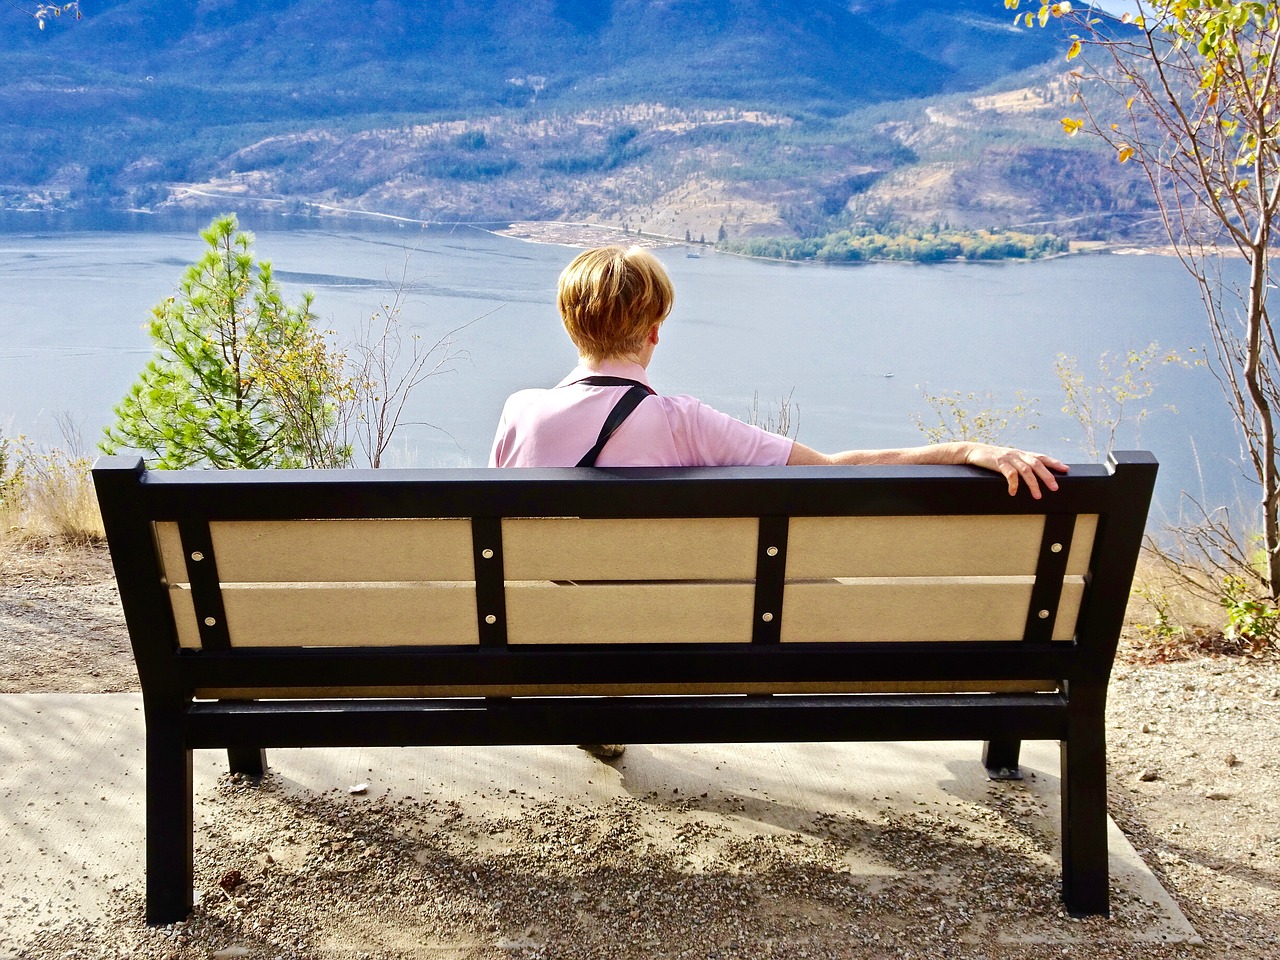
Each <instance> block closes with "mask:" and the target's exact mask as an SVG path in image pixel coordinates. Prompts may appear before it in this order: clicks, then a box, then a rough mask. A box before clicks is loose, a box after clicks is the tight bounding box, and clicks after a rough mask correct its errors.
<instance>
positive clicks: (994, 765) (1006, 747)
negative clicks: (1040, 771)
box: [982, 740, 1022, 780]
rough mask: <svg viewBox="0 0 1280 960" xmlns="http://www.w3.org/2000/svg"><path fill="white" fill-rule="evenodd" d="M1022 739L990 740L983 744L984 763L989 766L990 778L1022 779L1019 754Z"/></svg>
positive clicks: (988, 773) (988, 776) (988, 774)
mask: <svg viewBox="0 0 1280 960" xmlns="http://www.w3.org/2000/svg"><path fill="white" fill-rule="evenodd" d="M1021 751H1022V741H1021V740H988V741H987V742H986V743H984V744H983V745H982V765H983V766H984V767H986V768H987V779H989V780H1021V779H1022V771H1021V770H1020V769H1018V754H1019V753H1021Z"/></svg>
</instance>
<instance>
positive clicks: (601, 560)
mask: <svg viewBox="0 0 1280 960" xmlns="http://www.w3.org/2000/svg"><path fill="white" fill-rule="evenodd" d="M758 529H759V524H758V522H757V521H756V520H755V518H753V517H749V518H717V519H645V520H581V519H578V518H576V517H558V518H553V519H514V520H511V519H508V520H503V521H502V549H503V565H504V567H505V570H506V575H507V579H508V580H749V579H751V578H752V577H754V576H755V575H756V538H757V536H758Z"/></svg>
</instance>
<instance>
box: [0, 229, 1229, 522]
mask: <svg viewBox="0 0 1280 960" xmlns="http://www.w3.org/2000/svg"><path fill="white" fill-rule="evenodd" d="M206 222H207V221H206V220H201V221H198V222H196V221H190V222H187V223H183V224H180V225H176V226H175V225H166V224H162V223H156V222H154V221H144V224H145V225H146V228H145V229H137V228H136V225H133V226H135V228H131V229H120V228H119V227H118V226H117V228H116V229H109V230H81V229H68V228H66V227H65V226H63V225H59V226H58V228H56V229H54V228H46V226H45V225H43V222H42V225H41V226H37V227H32V226H30V222H29V221H23V220H21V218H15V217H12V216H11V217H8V218H5V219H4V220H3V221H0V291H2V293H0V429H2V430H3V432H4V433H6V434H13V433H26V434H28V435H30V436H33V437H35V438H37V439H38V440H41V441H42V442H48V443H57V442H59V441H60V437H59V433H60V431H59V428H58V425H57V422H56V421H57V420H58V419H69V420H70V421H71V422H72V423H74V424H76V425H77V427H78V428H79V429H80V431H81V433H82V434H83V436H84V437H85V438H86V440H87V441H88V443H90V444H92V443H93V442H96V439H97V437H98V436H99V434H100V431H101V428H102V426H103V425H104V424H105V423H106V422H108V420H109V419H110V417H111V407H112V405H113V404H114V403H116V402H117V401H118V400H119V399H120V397H121V396H122V395H123V394H124V392H125V391H126V390H127V388H128V387H129V385H130V384H131V383H132V382H133V380H134V379H135V378H136V376H137V374H138V371H139V370H140V369H141V367H142V365H143V364H144V362H145V361H146V359H147V357H148V356H149V354H150V344H149V341H148V338H147V336H146V333H145V331H144V330H143V325H144V323H145V321H146V319H147V317H148V314H149V310H150V308H151V307H152V306H153V305H155V304H156V303H158V302H159V301H161V300H163V299H164V298H165V297H167V296H169V295H170V294H172V293H173V291H174V288H175V285H176V283H177V281H178V279H179V278H180V276H181V274H182V271H183V269H184V268H185V266H186V265H187V264H189V263H190V262H192V261H193V260H195V259H197V258H198V257H199V256H200V255H201V253H202V250H203V243H202V242H201V241H200V239H199V237H198V235H197V230H198V228H199V227H200V226H202V225H203V224H204V223H206ZM242 226H244V227H247V228H250V229H253V230H254V233H255V235H256V237H257V244H256V247H255V252H256V255H257V256H258V257H259V258H260V259H267V260H271V261H272V262H273V264H274V266H275V270H276V277H277V279H278V280H279V281H280V282H281V286H282V287H283V288H284V290H285V292H286V295H287V296H288V298H289V299H291V300H293V299H296V298H297V296H298V294H299V293H300V292H301V291H303V290H310V291H312V292H313V293H314V294H315V297H316V301H315V310H316V312H317V313H318V315H319V316H320V317H321V319H322V321H323V323H324V325H325V326H327V327H330V328H332V329H333V330H335V331H336V332H337V335H338V337H339V339H343V338H349V337H350V336H352V335H353V333H354V331H355V330H356V329H357V328H358V327H359V325H360V324H361V322H362V321H364V320H367V319H368V318H369V316H370V315H371V314H372V313H373V312H374V311H375V310H376V309H377V308H378V306H379V305H380V304H381V303H384V302H388V298H389V297H391V296H392V295H393V292H394V290H395V288H396V286H397V284H398V283H399V281H400V278H401V277H402V276H403V277H405V278H406V280H407V282H406V284H405V290H406V302H405V304H404V310H403V314H402V316H403V319H404V322H405V323H406V324H417V325H419V326H420V327H421V332H422V334H423V335H424V337H425V338H426V340H427V341H428V342H434V341H435V340H436V339H437V338H438V337H439V336H441V335H442V334H443V333H444V332H446V331H448V330H451V329H454V328H458V327H462V329H460V330H458V332H457V333H456V334H455V344H456V347H457V348H458V349H460V350H462V351H465V356H464V357H462V358H460V359H459V360H458V361H457V362H456V363H455V364H454V365H453V370H452V372H450V373H448V374H444V375H441V376H437V377H434V378H432V379H431V380H429V381H428V382H426V383H425V384H423V386H422V387H420V388H419V390H418V391H417V392H415V393H414V395H413V397H412V399H411V403H410V407H409V409H408V410H407V412H406V417H405V419H406V421H407V424H406V425H405V426H404V427H402V428H401V431H400V433H399V434H398V435H397V440H396V443H395V444H394V449H393V451H392V453H391V456H390V458H389V459H390V464H389V465H395V466H465V465H475V466H478V465H483V464H484V463H485V462H486V459H487V456H488V450H489V445H490V443H491V441H492V436H493V429H494V425H495V423H496V421H497V417H498V413H499V411H500V410H501V407H502V402H503V400H504V399H505V397H506V396H507V394H509V393H511V392H512V391H514V390H516V389H519V388H522V387H526V386H539V385H548V386H549V385H552V384H554V383H555V382H557V381H558V380H559V379H560V378H561V377H562V376H563V375H564V373H565V372H567V371H568V370H569V369H570V367H571V366H572V365H573V363H574V359H575V358H574V352H573V350H572V348H571V345H570V344H569V342H568V340H567V338H566V337H565V335H564V333H563V330H562V328H561V327H560V325H559V320H558V317H557V316H556V312H555V305H554V300H555V284H556V278H557V276H558V274H559V272H560V270H561V269H562V268H563V266H564V265H565V264H566V263H567V262H568V261H569V259H570V258H571V257H572V256H573V254H574V253H575V250H574V249H571V248H567V247H561V246H553V245H545V244H532V243H526V242H521V241H518V240H513V239H510V238H507V237H502V236H497V235H494V234H492V233H489V232H486V231H484V230H480V229H477V228H473V227H457V228H453V229H444V228H432V229H430V230H426V231H423V230H421V229H419V228H417V227H415V226H410V225H396V224H377V223H367V224H365V223H359V224H358V223H352V222H346V221H338V222H328V223H315V222H309V223H307V225H306V226H305V228H286V227H285V226H284V225H283V224H282V222H281V221H274V222H268V223H267V224H266V226H265V228H259V229H255V226H256V224H255V222H254V218H252V217H250V218H246V219H245V220H244V222H243V223H242ZM659 256H660V257H661V258H662V259H663V260H664V262H665V263H666V265H667V266H668V268H669V270H670V273H671V276H672V279H673V281H674V282H675V286H676V307H675V310H674V312H673V314H672V316H671V318H670V320H669V321H668V322H667V323H666V324H665V325H664V327H663V333H662V343H661V345H660V346H659V348H658V352H657V355H656V357H655V360H654V362H653V365H652V366H651V368H650V374H651V379H652V380H653V382H654V384H655V386H656V387H657V388H658V389H659V390H660V391H661V392H665V393H691V394H694V395H696V396H698V397H700V398H701V399H703V400H705V401H706V402H708V403H710V404H711V405H712V406H715V407H717V408H719V409H721V410H724V411H725V412H727V413H730V414H733V415H735V416H739V417H744V418H745V417H746V416H747V415H748V411H749V409H750V407H751V405H752V398H753V395H757V396H758V398H759V406H760V409H761V411H762V412H776V410H777V408H778V405H779V401H780V400H781V399H782V398H785V397H788V396H789V397H791V398H792V401H793V404H794V405H795V407H796V408H797V409H798V432H797V436H798V439H800V440H802V441H804V442H805V443H807V444H809V445H810V446H813V447H816V448H818V449H820V450H826V451H835V450H840V449H846V448H849V447H883V446H903V445H911V444H916V443H920V442H923V436H922V434H921V433H920V431H919V430H918V429H917V427H916V426H915V425H914V424H913V421H912V416H913V415H918V416H922V417H924V418H925V419H926V420H929V419H930V413H929V409H928V406H927V404H926V403H925V401H924V399H923V398H924V393H925V392H926V391H927V392H930V393H933V394H941V393H946V392H950V391H956V390H958V391H963V392H966V393H967V392H969V391H974V392H976V393H978V394H980V395H984V394H987V393H990V394H991V395H992V399H991V401H990V405H993V406H997V407H1011V406H1013V404H1014V403H1015V402H1016V392H1017V391H1022V393H1023V394H1024V395H1025V396H1027V397H1028V398H1034V399H1036V400H1037V401H1038V402H1037V403H1036V404H1034V407H1035V409H1036V410H1037V411H1038V412H1039V414H1040V416H1039V417H1038V418H1035V419H1034V422H1035V423H1036V424H1037V428H1036V429H1035V431H1034V432H1031V433H1027V432H1013V433H1011V435H1010V436H1009V440H1010V441H1011V442H1016V443H1019V444H1022V445H1025V446H1030V447H1034V448H1036V449H1043V450H1046V451H1049V452H1052V453H1054V454H1056V455H1058V456H1060V457H1062V458H1063V459H1066V460H1069V461H1072V460H1074V461H1082V460H1084V459H1085V454H1084V452H1083V450H1082V449H1081V446H1080V433H1081V430H1080V428H1079V426H1078V425H1076V424H1075V423H1073V422H1072V421H1071V420H1070V419H1069V418H1067V417H1066V416H1065V415H1063V414H1062V412H1061V410H1060V407H1061V406H1062V397H1061V391H1060V388H1059V384H1058V381H1057V378H1056V376H1055V373H1054V359H1055V357H1056V356H1057V355H1058V354H1059V353H1065V354H1067V355H1069V356H1074V357H1078V358H1079V360H1080V367H1081V369H1082V371H1083V372H1085V373H1086V375H1087V376H1089V377H1090V378H1091V379H1093V380H1096V379H1097V377H1096V366H1095V364H1096V361H1097V359H1098V357H1099V356H1100V355H1101V354H1102V353H1103V352H1104V351H1108V352H1110V353H1112V354H1115V353H1117V352H1124V351H1127V350H1129V349H1140V348H1142V347H1144V346H1146V345H1147V344H1148V343H1150V342H1152V341H1158V342H1159V343H1160V344H1161V345H1162V346H1164V347H1168V348H1174V349H1178V350H1182V351H1185V350H1186V349H1187V348H1190V347H1201V346H1203V345H1204V344H1206V343H1207V341H1208V333H1207V329H1206V327H1205V321H1204V319H1203V314H1202V312H1201V307H1200V303H1199V299H1198V296H1197V294H1196V291H1195V288H1194V285H1193V284H1192V283H1191V281H1190V280H1189V279H1188V278H1187V277H1186V275H1185V274H1184V272H1183V270H1182V267H1181V266H1180V265H1179V264H1178V263H1177V261H1176V260H1173V259H1171V258H1167V257H1160V256H1136V255H1135V256H1121V255H1090V256H1076V257H1065V258H1061V259H1056V260H1049V261H1040V262H1032V263H994V264H970V263H953V264H931V265H916V264H891V263H877V264H864V265H859V266H822V265H815V264H783V263H769V262H760V261H749V260H744V259H739V258H735V257H730V256H725V255H719V254H716V253H714V252H709V251H702V252H701V255H700V256H699V257H697V258H690V257H686V249H685V248H683V247H673V248H670V249H668V250H665V251H660V252H659ZM1153 376H1154V378H1155V379H1156V381H1157V384H1158V385H1157V390H1156V393H1155V395H1154V396H1153V397H1152V398H1150V399H1149V400H1146V401H1141V402H1139V403H1138V404H1137V406H1138V407H1145V408H1147V409H1148V410H1150V411H1151V412H1150V415H1149V416H1148V417H1147V419H1146V420H1145V421H1144V422H1142V423H1141V424H1137V423H1136V411H1134V410H1129V411H1126V417H1127V422H1126V423H1125V425H1123V426H1122V427H1121V430H1120V433H1119V435H1118V437H1117V444H1116V445H1117V447H1122V448H1124V447H1138V446H1141V447H1148V448H1150V449H1152V450H1153V451H1154V452H1155V453H1156V455H1157V457H1158V458H1159V459H1160V461H1161V464H1162V466H1161V479H1160V483H1159V487H1158V495H1159V498H1160V501H1161V504H1162V505H1163V507H1164V509H1165V510H1166V511H1167V512H1169V513H1174V512H1176V510H1177V507H1178V500H1179V493H1180V492H1181V491H1183V490H1187V491H1190V492H1192V493H1193V494H1194V495H1195V496H1197V498H1202V499H1207V500H1208V501H1210V502H1212V503H1215V504H1218V503H1227V504H1231V505H1232V506H1235V504H1236V503H1237V502H1238V501H1240V500H1241V499H1249V498H1251V495H1252V494H1251V491H1252V489H1253V484H1252V483H1250V482H1247V481H1245V480H1244V479H1243V474H1242V471H1241V469H1240V466H1239V465H1240V463H1241V462H1243V461H1242V459H1241V452H1240V449H1239V443H1238V440H1237V438H1236V433H1235V430H1234V426H1233V424H1232V421H1231V419H1230V417H1229V415H1228V413H1227V410H1226V406H1225V403H1224V401H1223V399H1222V395H1221V392H1220V390H1219V387H1218V385H1217V382H1216V381H1215V380H1214V379H1213V377H1212V376H1211V374H1210V373H1209V372H1208V371H1207V370H1206V369H1204V368H1199V369H1194V370H1185V369H1180V368H1176V367H1162V368H1160V369H1157V370H1155V371H1154V372H1153ZM1167 406H1173V407H1176V408H1177V411H1178V412H1176V413H1174V412H1171V411H1169V410H1167V409H1165V408H1166V407H1167Z"/></svg>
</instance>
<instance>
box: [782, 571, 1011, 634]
mask: <svg viewBox="0 0 1280 960" xmlns="http://www.w3.org/2000/svg"><path fill="white" fill-rule="evenodd" d="M1030 600H1031V579H1030V578H1024V577H956V578H936V579H934V578H917V577H908V578H898V579H893V578H885V577H874V578H865V579H860V580H852V581H850V580H845V581H838V580H824V581H811V582H798V583H793V582H789V583H787V585H786V587H785V592H784V594H783V617H782V642H783V643H787V642H820V643H825V642H837V641H851V642H868V641H913V640H920V641H938V642H946V641H964V640H1009V641H1017V640H1021V639H1022V636H1023V632H1024V630H1025V628H1026V621H1027V604H1028V603H1029V602H1030Z"/></svg>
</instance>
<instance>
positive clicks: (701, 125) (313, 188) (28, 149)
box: [0, 0, 1140, 238]
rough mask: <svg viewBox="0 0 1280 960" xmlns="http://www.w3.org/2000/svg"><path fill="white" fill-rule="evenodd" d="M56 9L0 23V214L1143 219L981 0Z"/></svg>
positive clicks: (954, 221) (732, 221) (294, 1)
mask: <svg viewBox="0 0 1280 960" xmlns="http://www.w3.org/2000/svg"><path fill="white" fill-rule="evenodd" d="M81 9H82V11H83V14H84V17H83V19H81V20H79V21H74V20H70V19H69V18H62V19H60V20H58V21H55V22H51V23H50V24H49V25H48V28H47V29H44V30H37V29H35V27H34V26H33V25H32V24H31V22H30V21H29V20H28V19H26V18H23V17H22V16H20V15H18V14H17V13H16V11H13V10H12V8H10V9H9V10H8V11H7V12H4V13H0V130H2V131H3V136H2V137H0V206H3V207H4V208H8V209H60V208H68V207H84V206H88V205H108V206H114V207H140V208H145V209H157V208H162V207H165V206H172V205H185V206H207V207H218V208H220V207H224V206H226V202H225V198H226V197H228V196H231V197H234V198H236V199H237V200H238V202H241V203H251V202H269V203H272V204H274V205H275V206H277V207H279V208H282V209H286V210H293V211H296V212H304V211H315V210H318V209H324V207H339V208H358V209H372V210H379V211H384V212H389V213H396V214H400V215H405V216H410V217H417V218H422V219H433V220H513V219H539V218H568V219H592V220H598V221H602V222H607V223H611V224H620V225H621V224H625V225H626V226H628V227H629V228H632V229H636V230H646V231H652V232H662V233H667V234H671V235H676V236H682V235H686V234H687V235H689V236H692V237H695V238H697V237H700V236H707V235H708V234H711V233H714V234H715V235H724V234H728V235H737V236H750V235H768V234H775V235H777V234H782V235H809V234H812V233H814V232H822V231H825V230H829V229H834V228H837V227H841V226H846V225H848V224H850V223H853V222H866V221H871V222H875V223H877V224H882V223H887V222H889V221H898V220H901V221H904V222H916V223H930V222H937V223H945V224H948V225H953V226H957V227H975V228H985V227H999V226H1005V225H1019V226H1025V225H1027V224H1031V223H1037V224H1046V226H1045V229H1048V230H1051V231H1052V232H1066V233H1069V234H1072V235H1101V234H1112V233H1115V232H1117V231H1122V230H1124V229H1127V228H1128V227H1129V226H1130V224H1131V223H1132V221H1134V220H1135V219H1140V216H1138V215H1136V214H1135V213H1134V212H1133V211H1127V210H1126V209H1124V208H1125V207H1126V205H1128V206H1130V207H1132V206H1133V203H1134V198H1135V197H1136V196H1140V194H1138V193H1137V192H1135V191H1134V190H1133V189H1132V187H1131V186H1126V185H1125V184H1124V183H1122V182H1119V181H1117V180H1116V175H1117V173H1118V171H1117V170H1116V169H1115V168H1114V165H1110V164H1108V163H1106V162H1100V161H1101V160H1102V158H1098V157H1097V156H1096V155H1094V154H1090V153H1088V152H1087V151H1084V150H1082V149H1081V148H1080V147H1079V146H1078V145H1076V144H1073V143H1068V142H1067V141H1065V140H1063V138H1062V137H1061V135H1060V133H1059V131H1058V127H1057V125H1056V124H1055V123H1054V122H1053V121H1054V107H1053V99H1054V97H1055V96H1058V95H1060V87H1059V83H1058V79H1057V76H1058V74H1059V73H1060V72H1061V69H1062V66H1063V65H1062V63H1061V52H1062V48H1061V43H1060V38H1059V37H1056V36H1054V35H1053V34H1052V31H1049V32H1046V31H1035V32H1026V31H1019V30H1017V29H1015V28H1014V27H1013V25H1012V16H1011V15H1010V14H1009V12H1008V11H1007V10H1005V8H1004V5H1003V0H957V2H954V3H952V4H950V5H947V6H945V7H942V6H936V7H929V6H921V5H918V4H909V3H906V2H905V0H882V2H877V3H874V4H873V3H870V2H865V3H861V2H854V3H848V2H835V0H790V2H786V0H662V2H659V0H612V2H599V3H587V2H571V0H520V2H513V0H493V2H489V3H475V2H464V0H441V2H433V3H426V4H422V3H420V4H397V3H392V2H390V0H383V2H374V3H370V4H335V3H331V2H327V0H277V2H272V3H255V4H246V3H235V2H230V0H201V2H195V3H190V4H174V3H171V2H168V0H96V2H95V0H84V2H83V3H82V4H81ZM1008 91H1013V92H1011V93H1010V92H1008ZM1028 168H1033V169H1034V173H1033V175H1028V174H1027V169H1028ZM1081 171H1087V173H1088V176H1087V177H1086V178H1083V179H1082V178H1080V177H1079V176H1078V174H1079V173H1080V172H1081ZM1082 183H1087V184H1088V188H1087V190H1083V191H1082V186H1081V185H1082ZM250 198H261V199H260V200H251V199H250ZM317 205H318V206H317Z"/></svg>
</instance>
